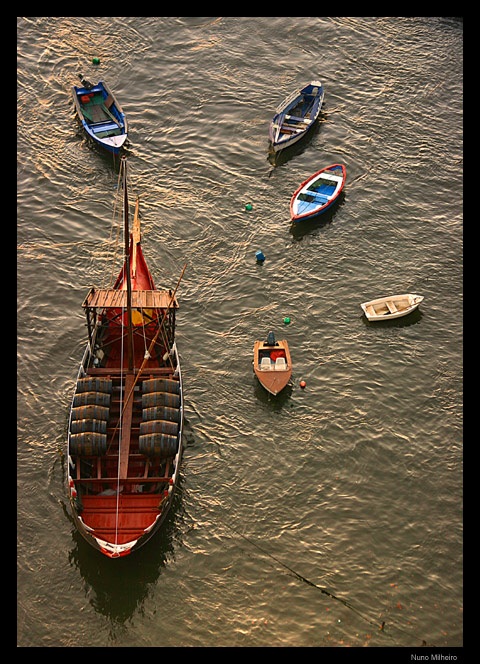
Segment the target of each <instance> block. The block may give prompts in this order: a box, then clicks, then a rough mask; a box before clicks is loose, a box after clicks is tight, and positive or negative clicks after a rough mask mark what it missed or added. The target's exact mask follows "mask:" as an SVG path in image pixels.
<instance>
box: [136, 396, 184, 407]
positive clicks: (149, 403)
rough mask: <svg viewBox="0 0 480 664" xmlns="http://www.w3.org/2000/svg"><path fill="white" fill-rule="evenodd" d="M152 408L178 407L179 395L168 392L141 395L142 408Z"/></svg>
mask: <svg viewBox="0 0 480 664" xmlns="http://www.w3.org/2000/svg"><path fill="white" fill-rule="evenodd" d="M153 406H167V407H168V408H179V407H180V395H179V394H171V393H170V392H148V393H147V394H142V408H152V407H153Z"/></svg>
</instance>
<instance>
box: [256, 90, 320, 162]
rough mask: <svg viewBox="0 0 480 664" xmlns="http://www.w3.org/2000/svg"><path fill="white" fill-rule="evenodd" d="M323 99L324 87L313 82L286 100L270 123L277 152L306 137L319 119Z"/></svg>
mask: <svg viewBox="0 0 480 664" xmlns="http://www.w3.org/2000/svg"><path fill="white" fill-rule="evenodd" d="M323 97H324V91H323V85H322V84H321V83H320V81H312V82H311V83H309V84H308V85H306V86H305V87H304V88H302V89H301V90H296V91H295V92H294V93H293V94H291V95H290V96H289V97H287V98H286V99H284V101H283V102H282V103H281V104H280V106H279V107H278V108H277V110H276V112H275V115H274V116H273V120H272V122H271V123H270V130H269V133H270V141H271V143H272V147H273V149H274V151H275V152H278V150H283V148H286V147H287V146H289V145H293V143H296V142H297V141H299V140H300V139H301V138H302V136H305V134H306V133H307V131H308V130H309V129H310V127H311V126H312V125H313V123H314V122H315V120H316V119H317V118H318V114H319V113H320V109H321V108H322V103H323Z"/></svg>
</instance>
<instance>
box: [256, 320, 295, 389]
mask: <svg viewBox="0 0 480 664" xmlns="http://www.w3.org/2000/svg"><path fill="white" fill-rule="evenodd" d="M253 370H254V372H255V375H256V376H257V378H258V380H259V381H260V383H261V384H262V385H263V387H264V388H265V389H266V390H268V392H270V394H273V395H277V394H278V393H279V392H281V390H283V388H284V387H285V386H286V385H287V384H288V382H289V380H290V377H291V375H292V360H291V358H290V351H289V349H288V344H287V341H286V339H282V340H281V341H275V337H274V335H273V332H269V334H268V337H267V341H255V344H254V347H253Z"/></svg>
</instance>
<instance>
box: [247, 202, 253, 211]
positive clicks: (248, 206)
mask: <svg viewBox="0 0 480 664" xmlns="http://www.w3.org/2000/svg"><path fill="white" fill-rule="evenodd" d="M252 208H253V205H252V204H251V203H247V204H246V205H245V210H251V209H252Z"/></svg>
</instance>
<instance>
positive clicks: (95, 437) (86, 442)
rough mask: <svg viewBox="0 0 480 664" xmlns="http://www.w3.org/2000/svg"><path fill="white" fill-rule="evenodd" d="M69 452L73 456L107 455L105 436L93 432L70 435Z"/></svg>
mask: <svg viewBox="0 0 480 664" xmlns="http://www.w3.org/2000/svg"><path fill="white" fill-rule="evenodd" d="M69 450H70V454H71V455H73V456H102V455H104V454H106V453H107V435H106V434H104V433H95V432H93V431H89V432H85V433H72V434H71V435H70V447H69Z"/></svg>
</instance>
